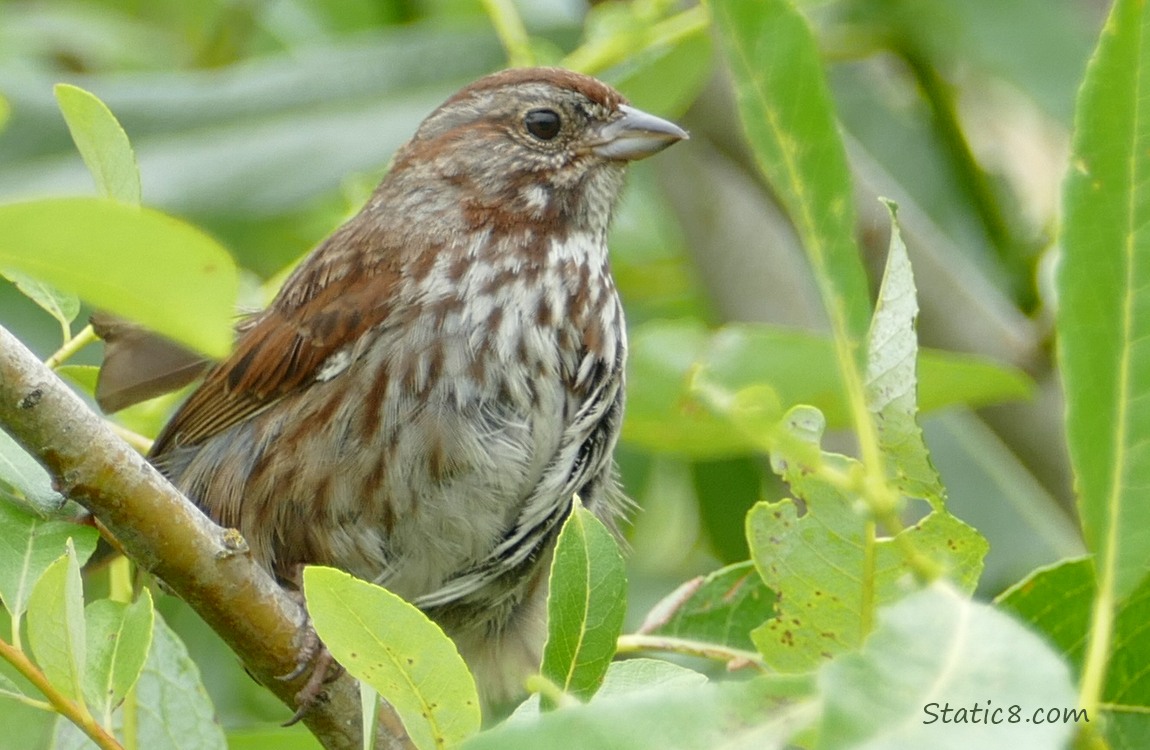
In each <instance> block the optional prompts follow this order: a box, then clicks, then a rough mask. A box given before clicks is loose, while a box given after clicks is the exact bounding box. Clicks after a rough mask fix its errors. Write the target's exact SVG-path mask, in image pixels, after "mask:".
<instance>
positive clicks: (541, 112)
mask: <svg viewBox="0 0 1150 750" xmlns="http://www.w3.org/2000/svg"><path fill="white" fill-rule="evenodd" d="M561 124H562V122H561V121H560V119H559V113H558V112H556V111H555V110H553V109H533V110H531V111H530V112H528V113H527V115H526V116H525V117H524V118H523V125H524V127H526V128H527V132H528V133H530V134H531V135H533V136H535V137H536V138H538V139H539V140H541V141H549V140H551V139H552V138H554V137H555V136H557V135H559V127H560V125H561Z"/></svg>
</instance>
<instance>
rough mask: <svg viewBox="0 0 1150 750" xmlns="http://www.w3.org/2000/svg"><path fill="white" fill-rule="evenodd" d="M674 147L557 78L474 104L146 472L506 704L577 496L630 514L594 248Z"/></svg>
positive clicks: (440, 129) (336, 238)
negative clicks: (457, 653) (394, 613)
mask: <svg viewBox="0 0 1150 750" xmlns="http://www.w3.org/2000/svg"><path fill="white" fill-rule="evenodd" d="M540 113H543V114H540ZM548 113H549V114H548ZM553 116H554V117H553ZM684 137H686V134H685V133H683V131H681V130H679V129H678V128H676V127H675V126H673V125H671V124H670V123H667V122H665V121H662V120H659V119H657V118H654V117H651V116H650V115H645V114H644V113H642V112H639V111H637V110H634V109H631V108H630V107H628V106H627V105H626V102H625V101H624V100H623V98H622V97H621V96H620V95H619V94H618V93H617V92H615V91H614V90H613V89H611V88H610V87H608V86H606V85H605V84H602V83H600V82H598V81H595V80H594V79H591V78H588V77H585V76H581V75H578V74H575V73H570V72H567V71H562V70H557V69H524V70H510V71H505V72H503V73H498V74H495V75H492V76H488V77H486V78H483V79H481V80H479V81H477V82H476V83H474V84H472V85H470V86H468V87H466V88H464V89H463V90H461V91H460V92H458V93H457V94H455V95H454V96H453V97H451V98H450V99H449V100H448V101H447V102H446V103H444V104H443V105H442V106H441V107H440V108H439V109H437V110H436V111H435V112H433V113H432V114H431V115H430V116H429V117H428V118H427V119H426V120H425V121H424V122H423V124H422V125H421V126H420V128H419V130H418V131H417V133H416V134H415V136H414V137H413V138H412V140H411V141H410V142H409V143H408V144H407V145H405V146H404V147H403V148H402V149H401V150H400V151H399V153H398V154H397V155H396V158H395V161H394V165H393V167H392V169H391V170H390V172H389V174H388V175H387V177H386V178H385V179H384V181H383V182H382V184H381V185H380V186H379V188H378V189H377V190H376V192H375V194H374V195H373V196H372V198H371V200H370V201H369V202H368V203H367V205H366V206H364V208H363V209H362V210H361V211H360V213H359V214H358V215H356V216H355V217H354V218H353V219H351V220H350V221H349V222H348V223H347V224H345V225H344V226H343V227H341V228H340V229H339V230H337V231H336V232H335V233H334V234H333V235H332V236H331V237H330V238H329V239H328V240H326V241H325V242H324V243H323V244H322V245H320V246H319V247H318V248H317V249H316V250H315V251H314V252H313V253H312V254H311V255H310V256H309V257H308V258H307V259H306V260H305V261H304V262H303V263H302V264H301V265H300V266H299V267H298V268H297V269H296V271H295V272H294V273H293V274H292V275H291V277H290V278H289V279H288V281H287V282H286V283H285V285H284V287H283V289H282V290H281V292H280V294H279V295H278V296H277V298H276V299H275V301H274V302H273V303H272V304H271V306H270V307H269V308H268V309H267V310H265V311H264V312H263V313H260V314H259V315H258V316H256V317H255V318H254V319H253V320H252V321H250V323H249V324H248V325H247V326H246V327H245V329H244V330H243V332H242V333H241V335H240V337H239V340H238V343H237V346H236V349H235V351H234V353H233V354H232V355H231V356H230V357H229V358H228V359H227V360H226V361H224V362H222V363H221V364H219V365H218V366H216V367H214V368H213V369H212V370H210V372H209V373H208V375H207V376H206V378H205V380H204V382H203V384H202V385H201V386H200V387H199V388H198V390H196V391H195V392H194V393H193V394H192V395H191V397H190V398H189V399H188V400H187V402H186V403H185V404H184V405H183V406H182V407H181V408H180V409H179V410H178V411H177V412H176V414H175V415H174V416H173V418H172V420H171V422H170V423H169V424H168V426H167V427H166V428H165V429H164V431H163V432H162V434H161V435H160V436H159V438H158V439H157V441H156V444H155V447H154V448H153V452H152V456H151V458H152V460H153V462H154V463H155V464H156V465H157V466H158V467H160V468H161V469H162V470H163V471H164V472H165V473H166V474H167V475H168V476H169V477H170V478H171V479H172V480H173V481H174V482H175V483H176V484H177V486H179V487H180V488H181V489H182V490H183V491H184V492H185V493H186V494H187V495H188V496H189V497H191V498H192V499H194V500H195V501H196V502H197V503H199V504H200V505H201V507H203V508H204V509H205V510H206V511H207V512H208V513H209V514H210V515H211V516H212V517H213V518H215V519H216V520H217V521H218V522H219V523H221V524H223V525H226V526H232V527H235V528H237V529H239V530H240V531H241V532H242V533H243V535H244V536H245V537H246V539H247V541H248V543H249V545H250V547H251V550H252V553H253V554H254V555H255V557H256V559H258V560H259V561H260V562H262V563H263V564H265V565H266V566H267V567H268V568H269V569H271V570H272V571H273V572H275V573H276V574H277V575H279V576H281V577H283V578H289V577H290V576H291V575H292V574H293V572H294V568H295V567H296V566H298V565H299V564H304V563H317V564H325V565H332V566H335V567H339V568H342V569H344V570H347V571H349V572H351V573H353V574H355V575H357V576H360V577H362V578H365V579H368V580H374V581H378V582H380V583H382V584H384V585H386V586H388V587H389V588H391V589H392V590H393V591H395V592H396V593H398V594H400V595H402V596H404V597H405V598H408V599H409V600H411V601H413V602H415V603H416V604H418V605H419V606H421V607H423V608H424V609H425V610H426V611H427V612H428V613H429V614H430V615H431V616H432V617H433V618H435V619H437V620H438V621H439V622H440V624H441V625H443V627H444V628H445V630H447V632H448V633H449V634H450V635H452V636H453V637H455V638H456V639H457V642H458V643H459V645H460V648H461V651H462V652H463V654H464V657H465V658H466V659H467V660H468V661H469V663H470V664H471V665H472V668H473V669H475V670H476V671H477V672H478V673H479V677H480V681H481V684H484V683H486V686H487V687H488V689H489V693H490V694H492V695H493V696H495V697H498V696H499V695H501V694H506V693H508V692H513V691H515V690H517V689H518V684H517V680H518V679H519V678H520V676H521V674H522V673H523V672H524V671H525V670H527V669H530V668H531V667H532V666H534V665H537V659H538V648H539V646H540V640H541V637H542V608H541V602H542V597H543V594H544V592H545V576H546V570H545V566H544V565H541V563H542V562H543V561H544V560H545V559H546V557H547V555H548V552H549V547H550V544H551V543H552V542H553V540H554V536H555V533H556V532H557V530H558V526H559V524H560V523H561V522H562V520H563V518H565V517H566V515H567V513H568V512H569V510H570V507H571V501H572V496H573V495H574V494H575V493H578V494H579V495H580V497H581V498H582V500H583V502H584V503H585V504H586V505H587V506H588V507H589V508H591V509H592V510H594V511H595V512H596V513H597V514H598V515H600V516H601V517H603V518H604V519H606V520H608V521H613V519H614V518H615V517H616V516H617V515H618V514H619V513H620V512H621V511H622V509H623V503H622V495H621V494H620V493H619V492H618V490H617V488H616V486H615V478H614V465H613V461H612V458H611V453H612V449H613V447H614V444H615V441H616V438H617V436H618V432H619V424H620V420H621V418H622V409H623V368H624V363H625V359H626V338H625V332H624V326H623V312H622V308H621V306H620V303H619V299H618V296H617V294H616V291H615V286H614V282H613V280H612V278H611V274H610V269H609V264H608V259H607V243H606V237H607V229H608V224H609V222H610V217H611V212H612V210H613V207H614V204H615V201H616V199H617V197H618V195H619V192H620V190H621V187H622V181H623V175H624V171H625V164H626V161H628V160H630V159H634V158H641V157H642V156H646V155H649V154H651V153H655V152H656V151H658V150H661V149H662V148H663V147H665V146H666V145H669V144H670V143H672V142H674V141H676V140H679V139H681V138H684Z"/></svg>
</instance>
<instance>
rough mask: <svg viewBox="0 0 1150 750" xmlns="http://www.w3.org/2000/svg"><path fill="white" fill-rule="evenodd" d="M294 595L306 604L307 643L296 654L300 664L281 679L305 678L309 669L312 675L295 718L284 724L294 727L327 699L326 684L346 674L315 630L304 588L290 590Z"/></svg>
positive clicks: (299, 699) (304, 635)
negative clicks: (305, 601) (325, 694)
mask: <svg viewBox="0 0 1150 750" xmlns="http://www.w3.org/2000/svg"><path fill="white" fill-rule="evenodd" d="M289 593H290V594H291V595H292V596H293V597H298V598H299V601H300V606H301V607H303V610H304V616H305V617H306V618H307V619H306V621H305V622H304V625H303V630H302V633H301V636H302V638H301V639H302V641H303V645H302V646H300V650H299V654H298V655H297V657H296V666H295V669H293V670H292V671H291V672H288V673H287V674H285V675H279V676H277V677H276V679H277V680H282V681H283V682H292V681H293V680H297V679H299V678H300V677H302V676H303V675H304V674H305V673H306V672H307V671H308V670H309V669H310V670H311V674H310V675H308V678H307V682H305V683H304V686H303V687H302V688H300V690H299V692H297V693H296V694H295V702H296V711H295V713H294V714H292V717H291V718H290V719H288V720H287V721H286V722H284V724H283V726H285V727H290V726H291V725H293V724H296V723H297V722H299V720H300V719H302V718H303V717H304V716H305V715H307V712H308V711H310V710H311V709H312V707H313V706H315V705H316V704H317V703H319V702H320V701H321V700H323V699H324V697H325V696H324V692H323V689H324V685H326V684H328V683H329V682H332V681H333V680H335V679H336V678H338V677H339V676H340V675H341V674H343V667H342V666H340V664H339V662H337V661H336V660H335V657H334V656H332V655H331V652H330V651H328V650H327V647H326V646H324V645H323V641H321V640H320V639H319V636H318V635H317V634H316V632H315V628H313V627H312V624H311V616H310V615H308V613H307V607H306V606H305V604H304V600H303V593H302V592H301V591H291V592H289Z"/></svg>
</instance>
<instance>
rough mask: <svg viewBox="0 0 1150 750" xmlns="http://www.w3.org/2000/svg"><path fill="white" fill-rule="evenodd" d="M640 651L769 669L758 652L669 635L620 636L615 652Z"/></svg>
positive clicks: (764, 670)
mask: <svg viewBox="0 0 1150 750" xmlns="http://www.w3.org/2000/svg"><path fill="white" fill-rule="evenodd" d="M640 651H666V652H668V653H672V654H682V655H684V656H698V657H700V658H703V659H710V660H711V661H721V662H724V663H726V665H727V668H728V669H740V668H742V667H755V668H756V669H758V670H759V671H761V672H766V671H767V664H766V662H764V661H763V657H762V656H760V655H759V654H757V653H755V652H754V651H745V650H743V649H738V648H731V647H730V646H723V645H720V644H717V643H706V642H705V641H695V640H690V639H687V638H675V637H672V636H666V635H649V634H646V633H630V634H628V635H621V636H619V641H618V644H617V645H616V651H615V652H616V653H617V654H634V653H638V652H640Z"/></svg>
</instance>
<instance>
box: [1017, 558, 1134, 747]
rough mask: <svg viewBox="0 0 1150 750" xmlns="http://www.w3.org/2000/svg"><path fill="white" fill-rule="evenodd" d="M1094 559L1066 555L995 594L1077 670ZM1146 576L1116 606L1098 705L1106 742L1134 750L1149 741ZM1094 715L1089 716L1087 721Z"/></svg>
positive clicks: (1087, 617) (1086, 626) (1092, 586)
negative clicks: (1049, 642)
mask: <svg viewBox="0 0 1150 750" xmlns="http://www.w3.org/2000/svg"><path fill="white" fill-rule="evenodd" d="M1095 594H1096V587H1095V582H1094V561H1093V560H1092V559H1091V558H1081V559H1077V560H1067V561H1065V562H1063V563H1060V564H1058V565H1052V566H1049V567H1047V568H1043V569H1041V570H1038V571H1036V572H1035V573H1034V574H1033V575H1031V576H1029V577H1027V578H1026V579H1025V580H1023V581H1021V582H1019V583H1017V584H1015V585H1014V586H1012V587H1011V588H1010V589H1009V590H1007V591H1006V592H1004V593H1003V594H1002V596H1001V597H999V598H998V600H997V604H998V605H999V606H1000V607H1001V608H1002V609H1004V610H1006V611H1008V612H1011V613H1013V614H1014V615H1015V616H1016V617H1018V618H1019V619H1021V620H1023V621H1024V622H1026V623H1028V624H1029V625H1031V626H1032V627H1033V628H1035V629H1036V630H1038V631H1039V632H1040V633H1042V634H1043V635H1045V636H1046V637H1047V638H1049V639H1050V641H1051V642H1052V643H1053V644H1054V646H1055V647H1056V648H1057V649H1058V651H1059V652H1060V653H1062V654H1063V656H1065V657H1066V659H1067V661H1068V662H1069V663H1070V665H1071V668H1072V669H1073V671H1074V672H1075V673H1076V674H1079V673H1081V670H1082V663H1083V659H1084V658H1085V653H1086V641H1087V636H1088V634H1089V631H1090V608H1091V605H1092V603H1093V601H1094V596H1095ZM1148 621H1150V578H1148V579H1144V580H1143V581H1142V582H1141V584H1139V586H1138V588H1136V589H1135V590H1134V592H1133V593H1132V594H1131V595H1130V596H1129V597H1127V599H1126V600H1125V601H1124V602H1122V604H1121V605H1119V607H1118V610H1117V612H1116V613H1115V619H1114V632H1113V635H1112V637H1111V639H1110V642H1111V644H1112V645H1111V651H1112V654H1111V657H1110V669H1109V670H1108V671H1107V674H1106V684H1105V686H1104V687H1103V689H1102V700H1101V703H1100V706H1099V710H1100V711H1101V712H1102V715H1103V716H1104V717H1105V719H1106V721H1105V724H1103V727H1104V732H1105V734H1106V737H1107V739H1108V740H1109V741H1110V743H1111V746H1112V747H1114V748H1120V749H1122V750H1138V749H1139V748H1144V747H1148V746H1150V673H1148V672H1147V671H1146V666H1145V665H1146V664H1148V663H1150V641H1148V640H1147V639H1146V623H1147V622H1148ZM1097 719H1098V717H1095V716H1091V721H1092V722H1093V721H1096V720H1097Z"/></svg>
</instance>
